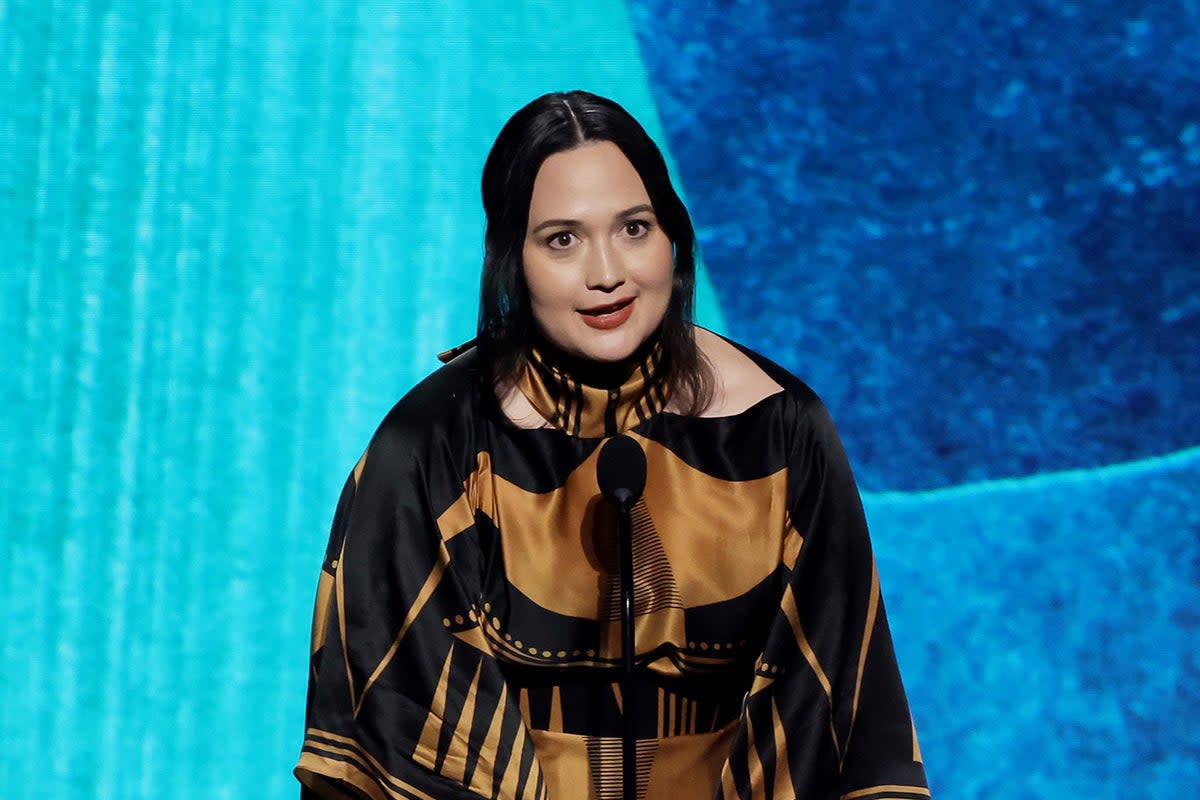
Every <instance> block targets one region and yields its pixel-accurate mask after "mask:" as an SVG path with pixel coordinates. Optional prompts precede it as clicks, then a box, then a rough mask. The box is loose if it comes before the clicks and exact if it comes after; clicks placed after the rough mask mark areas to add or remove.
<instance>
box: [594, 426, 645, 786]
mask: <svg viewBox="0 0 1200 800" xmlns="http://www.w3.org/2000/svg"><path fill="white" fill-rule="evenodd" d="M596 477H597V479H598V482H599V484H600V491H601V492H602V493H603V494H604V496H605V498H607V499H608V501H609V502H611V503H612V504H613V505H614V506H616V509H617V548H618V552H619V559H620V564H619V566H620V570H621V667H622V669H621V723H622V729H621V794H622V796H623V797H624V798H625V800H637V729H636V727H635V725H634V722H635V719H636V718H635V716H634V709H635V708H636V698H635V694H636V691H637V690H636V688H635V686H634V679H635V675H634V657H635V656H636V654H637V650H636V649H635V644H636V643H635V641H634V635H633V614H634V605H633V521H632V520H631V518H630V511H631V510H632V509H633V504H634V503H636V502H637V499H638V498H639V497H641V494H642V490H643V489H645V488H646V454H645V453H643V452H642V448H641V447H639V446H638V443H637V442H635V441H634V440H633V439H631V438H629V437H628V436H617V437H615V438H613V439H610V440H609V441H607V442H605V443H604V446H603V447H602V449H601V450H600V456H599V458H598V459H597V461H596Z"/></svg>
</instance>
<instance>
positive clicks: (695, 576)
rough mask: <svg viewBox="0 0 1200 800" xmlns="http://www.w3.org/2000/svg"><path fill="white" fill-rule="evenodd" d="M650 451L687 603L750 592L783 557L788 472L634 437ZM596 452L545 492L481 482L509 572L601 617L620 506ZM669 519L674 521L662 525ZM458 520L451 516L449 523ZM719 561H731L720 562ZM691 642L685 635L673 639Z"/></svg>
mask: <svg viewBox="0 0 1200 800" xmlns="http://www.w3.org/2000/svg"><path fill="white" fill-rule="evenodd" d="M636 438H637V439H638V440H639V444H641V445H642V448H643V449H644V451H645V452H646V460H647V462H648V465H649V466H648V475H649V477H648V478H647V483H646V490H645V494H644V496H643V500H644V502H645V507H646V511H647V512H648V514H649V517H650V519H651V520H652V521H655V526H656V533H657V538H658V541H659V544H660V545H661V547H662V551H663V552H664V553H665V554H666V560H667V562H668V563H669V564H670V567H671V570H672V571H673V573H674V578H675V584H676V586H675V589H676V591H677V592H678V596H679V598H680V602H681V603H682V605H683V607H685V608H691V607H694V606H699V605H707V604H709V603H717V602H720V601H723V600H728V599H731V598H733V597H737V596H739V595H742V594H744V593H745V592H747V591H749V590H750V589H751V588H753V587H754V586H756V585H757V584H758V583H759V582H761V581H762V580H763V579H764V578H766V577H767V576H768V575H770V574H771V572H773V571H774V570H775V568H776V567H777V566H778V564H779V559H780V546H781V545H780V537H781V535H782V531H783V519H784V512H785V507H786V489H787V485H786V484H787V475H786V472H785V471H783V470H780V471H779V472H777V473H775V474H773V475H770V476H768V477H765V478H760V479H757V480H752V481H722V480H718V479H715V478H713V477H712V476H710V475H707V474H705V473H703V472H701V471H699V470H697V469H695V468H694V467H692V466H691V465H689V464H688V463H687V462H685V461H683V460H682V459H681V458H679V457H678V456H676V455H675V454H674V453H672V452H671V451H670V450H668V449H667V448H665V447H663V446H661V445H659V444H657V443H655V442H653V441H650V440H648V439H645V438H643V437H636ZM597 458H598V452H596V453H593V454H592V455H590V456H589V457H588V458H587V459H586V460H585V461H584V462H583V463H582V464H580V465H579V467H578V468H576V469H575V471H574V472H572V473H571V474H570V476H568V478H567V480H566V482H565V484H564V485H563V486H562V487H560V488H558V489H555V490H553V491H550V492H545V493H542V494H537V493H532V492H527V491H525V490H524V489H522V488H520V487H518V486H516V485H515V484H513V483H510V482H508V481H506V480H505V479H504V478H502V477H499V476H497V475H494V474H493V475H492V476H491V480H490V481H484V480H483V477H482V476H480V481H481V484H486V483H489V482H490V483H491V488H492V492H491V493H490V495H491V496H490V497H489V496H488V495H489V493H488V492H487V491H486V489H485V488H484V487H483V486H482V485H481V486H480V495H479V500H480V502H481V503H486V504H485V505H483V510H484V512H485V513H487V514H488V515H489V516H490V517H491V518H492V520H493V522H495V523H496V525H497V527H498V528H499V529H500V530H501V531H502V532H503V536H502V541H503V546H504V563H505V568H506V570H507V576H508V579H509V581H510V582H511V583H512V584H513V586H515V587H516V588H518V589H519V590H520V591H521V592H522V593H524V594H525V595H526V596H527V597H529V598H530V599H531V600H533V601H534V602H535V603H537V604H538V605H540V606H542V607H543V608H546V609H547V610H550V611H553V612H555V613H558V614H564V615H568V616H573V617H583V618H586V619H601V618H602V608H601V606H602V603H603V602H604V598H605V596H606V594H607V592H606V587H607V583H608V580H609V574H610V570H609V569H606V567H607V565H608V564H610V563H615V560H616V559H615V542H614V541H613V539H614V538H615V534H614V533H612V531H614V530H615V527H616V522H615V519H614V512H613V511H612V510H611V509H609V507H608V504H607V503H605V502H604V500H603V498H602V497H601V496H600V488H599V486H598V484H597V483H596V463H595V462H596V459H597ZM661 520H668V521H669V522H670V526H669V527H668V528H666V529H664V528H662V527H661V525H662V523H661ZM451 527H452V526H451ZM713 562H720V563H723V564H726V565H727V566H728V568H727V569H722V570H719V571H714V570H712V569H710V568H709V566H710V565H711V564H712V563H713ZM675 643H676V644H678V645H680V646H683V645H684V644H686V643H685V642H684V641H682V640H677V641H675Z"/></svg>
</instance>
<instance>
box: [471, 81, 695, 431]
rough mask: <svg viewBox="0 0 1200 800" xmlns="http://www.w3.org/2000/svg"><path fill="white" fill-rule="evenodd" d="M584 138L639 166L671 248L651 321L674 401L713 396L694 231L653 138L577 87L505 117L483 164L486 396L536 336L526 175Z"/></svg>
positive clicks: (480, 334)
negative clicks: (700, 329) (669, 271)
mask: <svg viewBox="0 0 1200 800" xmlns="http://www.w3.org/2000/svg"><path fill="white" fill-rule="evenodd" d="M592 142H612V143H613V144H615V145H616V146H617V147H618V148H620V150H621V152H622V153H624V154H625V157H626V158H628V159H629V162H630V163H631V164H632V165H633V168H634V169H635V170H637V173H638V175H639V176H641V179H642V183H643V185H644V186H645V187H646V193H647V194H648V195H649V196H650V204H651V205H652V206H653V207H654V213H655V216H656V217H657V218H658V222H659V224H660V225H661V226H662V229H663V232H664V233H666V235H667V237H668V238H669V239H670V240H671V244H672V246H673V249H674V273H673V277H674V280H673V286H672V291H671V299H670V302H669V303H668V305H667V311H666V314H665V315H664V317H663V320H662V323H661V324H660V326H659V329H658V337H659V341H660V342H661V344H662V348H663V355H664V359H663V364H664V369H663V372H664V374H662V375H661V376H660V377H661V379H662V380H663V381H664V383H666V384H667V385H668V386H669V387H670V388H671V391H672V393H673V395H674V397H675V398H676V402H677V404H678V406H679V407H680V408H681V410H682V411H683V412H684V413H686V414H698V413H700V412H701V411H703V410H704V409H705V408H706V407H707V406H708V405H709V403H710V402H711V400H712V396H713V385H714V378H713V373H712V367H711V365H710V364H709V363H708V362H707V360H706V359H705V358H704V356H703V354H702V353H701V352H700V350H699V348H698V347H697V346H696V340H695V336H694V333H693V329H692V314H693V305H694V298H695V287H696V260H695V246H696V234H695V231H694V230H693V228H692V221H691V217H689V216H688V212H687V208H686V207H684V205H683V201H682V200H680V199H679V195H678V194H677V193H676V192H675V187H674V186H672V184H671V177H670V174H669V172H668V170H667V164H666V161H665V160H664V159H663V156H662V153H661V152H660V151H659V149H658V146H657V145H655V144H654V140H653V139H651V138H650V136H649V135H648V134H647V133H646V131H645V130H644V129H643V128H642V126H641V125H640V124H639V123H638V121H637V120H636V119H634V118H633V116H632V115H631V114H630V113H629V112H628V111H626V110H625V109H624V108H622V107H621V106H620V105H618V104H617V103H615V102H613V101H612V100H609V99H607V98H604V97H600V96H598V95H594V94H591V93H589V92H583V91H572V92H554V93H551V94H546V95H543V96H541V97H539V98H537V99H536V100H534V101H533V102H531V103H529V104H528V105H526V106H525V107H523V108H521V109H520V110H519V111H517V113H515V114H513V116H512V117H511V118H510V119H509V120H508V122H506V123H505V125H504V127H503V128H501V130H500V134H499V135H498V136H497V137H496V142H495V143H494V144H493V145H492V149H491V152H489V153H488V157H487V161H486V163H485V164H484V167H483V180H482V191H483V210H484V213H485V214H486V216H487V231H486V233H485V235H484V259H483V276H482V279H481V281H480V299H479V321H478V327H477V330H476V346H477V347H478V349H479V355H480V359H479V363H480V381H481V389H482V390H483V391H482V392H481V394H482V396H483V397H484V399H485V401H488V402H491V401H495V400H496V399H497V397H496V395H497V392H498V391H500V390H502V389H503V388H504V387H507V386H510V385H511V384H512V383H513V382H514V381H515V380H516V378H517V377H518V375H519V374H520V372H521V370H523V369H524V368H525V359H526V352H527V350H526V348H527V347H528V346H529V343H530V342H532V341H535V340H536V339H537V337H538V335H539V334H538V331H537V326H536V323H535V322H534V319H533V313H532V311H531V309H530V302H529V287H528V286H527V285H526V283H525V269H524V264H523V261H522V252H523V249H524V242H525V233H526V229H527V227H528V224H529V205H530V202H531V200H532V198H533V185H534V181H535V179H536V178H537V174H538V170H539V169H540V168H541V166H542V163H543V162H544V161H545V160H546V159H547V158H548V157H550V156H551V155H554V154H555V153H561V152H564V151H566V150H573V149H575V148H576V147H580V146H582V145H585V144H589V143H592Z"/></svg>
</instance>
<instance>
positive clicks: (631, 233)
mask: <svg viewBox="0 0 1200 800" xmlns="http://www.w3.org/2000/svg"><path fill="white" fill-rule="evenodd" d="M622 227H623V228H624V230H625V235H626V236H628V237H629V238H630V239H640V238H642V237H643V236H645V235H646V234H647V233H649V232H650V223H649V222H647V221H646V220H644V219H631V220H629V222H626V223H625V224H624V225H623V226H622Z"/></svg>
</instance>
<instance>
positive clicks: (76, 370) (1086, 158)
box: [0, 0, 1200, 800]
mask: <svg viewBox="0 0 1200 800" xmlns="http://www.w3.org/2000/svg"><path fill="white" fill-rule="evenodd" d="M574 87H581V88H587V89H590V90H593V91H597V92H599V93H602V94H606V95H609V96H612V97H614V98H616V99H618V100H619V101H620V102H622V103H623V104H625V105H626V106H627V107H628V108H629V109H630V110H631V111H632V112H633V113H634V114H635V115H636V116H638V117H639V119H641V120H642V121H643V122H644V123H645V124H646V126H647V128H648V129H649V130H650V131H651V133H652V135H654V136H655V138H656V139H657V140H658V141H659V142H660V143H661V144H662V145H663V147H664V150H665V151H666V152H667V154H668V158H669V159H670V160H671V161H672V163H673V165H674V168H675V172H676V176H677V180H678V182H679V186H680V188H681V190H682V192H683V194H684V196H685V198H686V200H687V202H688V205H689V208H690V209H691V211H692V214H693V217H694V219H695V222H696V225H697V229H698V233H699V238H700V242H701V248H702V258H703V262H704V275H703V280H702V281H701V296H700V314H699V316H700V320H701V322H703V323H704V324H706V325H708V326H710V327H713V328H715V329H717V330H720V331H723V332H726V333H729V334H730V335H732V336H734V338H736V339H738V340H740V341H742V342H744V343H746V344H749V345H750V346H752V347H755V348H757V349H759V350H761V351H762V352H764V353H766V354H767V355H769V356H771V357H773V358H775V359H776V360H778V361H780V362H782V363H783V364H785V365H786V366H788V367H789V368H790V369H792V370H793V371H794V372H796V373H797V374H798V375H800V376H801V377H803V378H804V379H806V380H807V381H808V382H810V383H811V384H812V385H814V386H815V387H816V389H817V390H818V391H819V392H820V393H821V394H822V396H823V397H824V398H825V400H826V402H827V404H828V405H829V406H830V408H831V410H832V412H833V414H834V417H835V419H837V420H838V422H839V425H840V427H841V430H842V433H843V435H844V438H845V441H846V446H847V449H848V451H849V452H850V455H851V458H852V461H853V463H854V465H855V469H856V472H857V474H858V477H859V480H860V483H861V485H862V487H863V489H864V499H865V502H866V505H867V510H868V515H869V518H870V521H871V524H872V531H873V537H874V540H875V545H876V551H877V556H878V559H879V571H880V574H881V579H882V581H883V585H884V590H885V594H886V597H887V600H888V605H889V616H890V619H891V623H892V628H893V634H894V636H895V638H896V642H897V650H898V656H899V659H900V662H901V667H902V669H903V672H904V675H905V680H906V683H907V686H908V689H909V696H910V702H911V705H912V708H913V714H914V717H915V719H916V723H917V727H918V730H919V731H920V734H921V739H922V748H923V752H924V756H925V760H926V766H927V771H928V773H929V777H930V780H931V783H932V786H933V789H934V793H935V796H939V797H946V798H950V797H955V798H985V797H987V798H990V797H994V796H999V795H1003V796H1007V797H1014V798H1026V797H1028V798H1057V797H1064V798H1065V797H1076V796H1090V797H1095V798H1109V797H1112V798H1116V797H1122V798H1126V797H1160V796H1177V795H1179V794H1181V793H1186V792H1188V791H1189V790H1190V788H1191V787H1194V786H1196V785H1200V726H1197V725H1196V724H1195V723H1194V719H1196V718H1197V717H1200V688H1198V687H1200V647H1198V646H1197V633H1198V631H1200V590H1198V588H1197V586H1198V578H1200V544H1198V542H1197V538H1198V536H1200V508H1198V503H1197V499H1198V492H1197V488H1198V487H1200V414H1197V413H1196V409H1197V401H1198V400H1200V255H1198V253H1200V9H1198V8H1197V7H1196V5H1195V4H1194V3H1186V2H1176V3H1169V2H1157V3H1153V2H1152V3H1144V2H1143V3H1120V2H1113V3H1104V4H1081V3H1070V2H1061V1H1060V2H1033V0H1022V1H1018V0H1009V1H1008V2H979V3H972V4H968V5H961V4H951V3H948V2H923V1H918V2H911V3H893V2H886V1H884V2H877V3H871V4H863V3H849V2H844V1H843V2H811V1H809V0H804V1H802V2H789V3H770V2H756V3H738V2H714V3H695V4H686V3H684V4H678V3H668V2H666V0H661V1H660V0H630V2H629V3H627V4H626V3H621V2H588V3H567V2H563V3H540V2H532V1H526V2H512V1H511V0H510V1H509V2H501V1H500V0H475V1H474V2H465V1H464V2H442V3H436V4H434V3H424V4H415V3H402V2H397V1H396V0H317V2H313V0H303V1H302V0H273V1H272V2H266V0H212V2H209V3H206V4H203V5H202V6H196V7H193V6H190V5H188V4H184V3H180V2H168V0H159V1H158V2H155V0H80V1H79V2H65V0H59V1H56V2H46V1H45V0H8V1H7V2H0V358H2V359H3V363H2V365H0V398H3V403H4V406H3V411H2V412H0V547H2V548H3V549H2V550H0V571H2V572H0V574H2V576H3V578H2V580H3V583H2V584H0V585H2V586H3V592H2V593H0V619H2V620H3V622H2V623H0V647H2V652H0V656H2V658H0V797H4V798H10V797H11V798H19V797H30V798H33V797H37V798H53V799H54V800H58V798H62V799H63V800H66V798H71V799H72V800H74V798H104V799H105V800H107V799H108V798H114V799H119V800H125V798H192V797H206V798H235V797H236V798H240V797H246V796H255V797H264V798H283V797H289V796H294V794H295V791H296V784H295V783H294V780H293V779H292V778H291V776H290V768H291V765H292V763H294V759H295V757H296V755H297V753H298V749H299V744H300V740H301V735H302V724H303V719H302V717H303V695H304V680H305V669H306V653H307V635H308V631H307V628H308V623H309V615H310V613H311V603H312V598H313V592H314V589H315V582H316V574H317V570H318V568H319V563H320V558H321V554H322V552H323V546H324V540H325V536H326V531H327V528H328V523H329V518H330V516H331V513H332V508H333V504H334V502H335V500H336V497H337V492H338V490H339V488H340V485H341V482H342V480H343V478H344V476H345V474H346V471H347V470H348V469H349V468H350V466H351V465H352V464H353V463H354V461H355V459H356V458H357V456H358V454H359V453H360V452H361V450H362V448H363V447H364V446H365V443H366V441H367V439H368V437H369V436H370V433H371V431H372V430H373V429H374V426H375V425H376V424H377V422H378V420H379V419H380V418H381V417H382V415H383V414H384V413H385V412H386V410H387V409H388V408H389V407H390V406H391V404H392V403H393V402H394V401H395V399H396V398H398V397H399V396H400V395H401V394H402V393H403V392H404V391H405V390H406V389H407V388H408V387H409V386H411V385H412V384H413V383H414V382H415V381H416V380H418V379H419V378H420V377H421V376H422V375H424V374H426V373H427V372H428V371H430V370H431V369H433V368H434V367H435V366H436V361H435V359H434V354H435V353H436V352H438V351H439V350H441V349H444V348H446V347H448V346H450V345H453V344H456V343H458V342H459V341H462V340H464V339H466V338H469V337H470V335H471V333H472V329H473V322H474V316H475V303H476V297H475V295H476V291H477V281H478V270H479V263H480V259H481V250H482V245H481V240H482V225H483V223H482V215H481V212H480V210H479V208H478V200H477V185H478V176H479V172H480V169H481V166H482V163H483V158H484V156H485V155H486V152H487V148H488V146H489V145H490V143H491V140H492V138H493V137H494V135H495V133H496V132H497V131H498V129H499V127H500V125H501V124H502V123H503V121H504V120H505V119H506V118H507V117H508V115H509V114H511V113H512V111H514V110H515V109H516V108H517V107H519V106H520V105H522V104H523V103H524V102H526V101H527V100H529V99H531V98H532V97H534V96H536V95H538V94H540V93H542V92H545V91H550V90H555V89H565V88H574Z"/></svg>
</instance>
